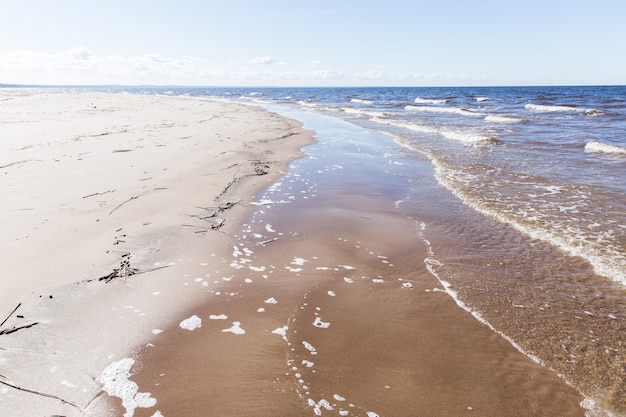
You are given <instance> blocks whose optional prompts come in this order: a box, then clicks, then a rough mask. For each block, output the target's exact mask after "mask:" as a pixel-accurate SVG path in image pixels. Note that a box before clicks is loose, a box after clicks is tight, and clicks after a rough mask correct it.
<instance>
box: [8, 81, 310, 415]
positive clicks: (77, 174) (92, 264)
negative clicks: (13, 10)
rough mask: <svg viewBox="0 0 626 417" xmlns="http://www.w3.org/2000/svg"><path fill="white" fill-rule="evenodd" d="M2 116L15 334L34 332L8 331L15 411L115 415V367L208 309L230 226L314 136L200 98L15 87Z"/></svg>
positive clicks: (10, 299)
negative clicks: (202, 301) (208, 277)
mask: <svg viewBox="0 0 626 417" xmlns="http://www.w3.org/2000/svg"><path fill="white" fill-rule="evenodd" d="M0 113H1V114H2V120H1V123H0V137H2V143H1V145H0V146H1V147H2V160H1V161H0V167H1V173H2V181H3V186H4V190H5V193H4V195H5V198H3V200H2V202H1V203H0V211H1V213H2V216H1V218H0V222H2V225H1V227H2V230H3V234H2V240H1V242H0V250H1V252H2V254H3V272H4V274H3V283H2V291H1V292H0V307H1V309H2V310H1V312H0V316H1V317H2V320H4V319H5V318H7V321H6V323H5V324H4V325H3V327H2V330H11V329H16V328H17V329H19V328H20V327H22V326H32V327H28V328H23V329H19V330H17V331H14V332H12V333H9V334H3V335H0V375H1V377H0V381H2V382H3V384H2V385H0V414H2V415H25V416H26V415H52V414H57V415H64V416H73V415H89V414H93V415H106V413H107V412H108V411H107V410H109V409H110V406H111V403H112V402H111V401H110V400H109V399H108V398H107V395H106V394H104V393H103V392H102V391H101V389H102V384H101V381H100V379H101V375H102V372H103V370H104V369H105V367H106V366H107V365H109V364H110V363H111V362H114V361H116V360H120V359H123V358H124V357H125V356H126V355H128V354H129V353H130V352H131V351H133V349H135V348H136V347H137V346H141V345H142V344H143V343H145V342H146V341H148V340H149V339H150V338H151V337H153V336H154V334H153V333H154V331H156V330H157V329H159V328H163V327H165V326H166V325H167V323H169V321H170V320H171V317H172V316H173V315H175V314H176V312H177V311H184V310H185V309H186V308H187V304H194V303H197V302H198V300H197V297H198V292H197V290H196V289H195V288H194V287H193V285H192V284H193V283H194V280H195V279H196V278H197V277H199V276H204V274H205V273H206V269H207V266H208V265H210V264H212V263H215V259H219V258H220V257H221V256H222V253H223V252H224V251H225V247H226V245H225V242H226V236H227V233H228V227H229V223H231V221H232V223H236V221H234V219H236V218H237V217H238V216H241V214H242V213H243V211H244V210H245V206H246V205H247V203H248V200H247V199H249V197H250V196H251V195H253V194H254V193H255V190H256V189H260V187H263V186H267V185H269V184H270V183H271V182H272V181H275V180H276V179H277V178H278V177H279V176H280V175H281V171H284V170H286V167H287V165H288V163H289V161H290V160H292V159H294V158H296V157H297V156H299V151H298V149H299V148H300V147H301V146H302V145H304V144H306V143H309V142H310V141H311V136H310V134H305V133H303V132H302V130H301V129H300V127H299V125H298V123H296V122H293V121H289V120H286V119H284V118H281V117H278V116H275V115H270V114H268V113H266V112H263V111H261V110H259V109H255V108H252V107H246V106H242V105H237V104H224V103H212V102H208V101H201V100H194V99H189V98H172V97H154V96H140V95H121V94H116V95H113V94H99V93H58V92H34V91H28V90H0ZM265 173H267V175H259V174H265ZM225 190H226V191H227V192H226V193H224V191H225ZM221 219H223V220H224V221H225V224H224V225H223V226H222V228H221V229H220V230H219V231H218V230H213V229H212V228H213V227H215V225H216V224H220V223H221V222H222V221H223V220H221ZM128 254H130V255H128ZM125 260H130V264H129V265H122V264H121V263H122V262H124V261H125ZM120 268H121V269H122V270H121V273H120V274H114V273H113V272H114V270H115V269H120ZM127 271H128V272H129V273H130V274H133V273H135V274H134V275H130V276H129V277H128V278H124V277H122V278H116V279H113V280H111V281H110V282H109V283H105V281H98V278H99V277H104V276H107V275H110V274H112V273H113V276H114V277H115V276H117V275H124V273H125V272H127ZM20 303H21V304H20ZM18 305H19V308H18V309H17V310H16V311H15V312H14V313H12V314H10V313H11V312H12V311H13V310H14V308H16V306H18ZM16 387H19V388H22V389H24V390H31V391H36V392H38V393H40V394H45V395H40V394H34V393H31V392H26V391H24V390H18V389H16ZM53 397H55V398H53ZM59 399H62V400H63V401H65V402H63V401H61V400H59ZM70 403H71V404H70Z"/></svg>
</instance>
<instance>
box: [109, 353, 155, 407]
mask: <svg viewBox="0 0 626 417" xmlns="http://www.w3.org/2000/svg"><path fill="white" fill-rule="evenodd" d="M133 365H135V360H134V359H131V358H124V359H122V360H119V361H117V362H113V363H111V364H110V365H109V366H107V367H106V368H104V371H102V375H100V382H101V383H102V390H103V391H105V392H106V393H107V394H109V395H110V396H111V397H118V398H121V399H122V405H123V406H124V408H126V412H125V413H124V417H133V415H134V414H135V409H136V408H150V407H154V406H155V405H156V403H157V400H156V399H155V398H152V397H151V396H150V393H149V392H139V386H138V385H137V384H136V383H135V382H133V381H131V380H129V379H128V378H130V376H131V375H130V370H131V369H132V367H133Z"/></svg>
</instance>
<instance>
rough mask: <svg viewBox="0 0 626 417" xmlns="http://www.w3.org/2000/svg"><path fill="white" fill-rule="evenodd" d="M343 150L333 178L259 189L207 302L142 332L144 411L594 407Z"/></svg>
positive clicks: (453, 412) (547, 412)
mask: <svg viewBox="0 0 626 417" xmlns="http://www.w3.org/2000/svg"><path fill="white" fill-rule="evenodd" d="M316 146H317V145H316ZM319 146H322V147H323V146H326V145H324V144H323V143H322V144H321V145H319ZM339 154H340V152H331V153H330V154H325V157H327V158H328V160H327V161H326V162H325V164H326V166H327V167H329V168H328V172H326V174H328V177H327V179H326V180H325V181H323V180H319V181H318V182H317V183H312V182H311V177H309V176H306V175H304V173H303V172H301V171H298V169H296V170H295V171H294V173H292V175H290V176H289V177H287V178H285V179H283V180H281V182H280V183H279V184H278V185H276V186H274V187H273V190H271V191H270V192H269V193H267V194H268V195H269V198H267V199H266V198H265V194H263V195H261V196H258V197H257V199H256V201H257V202H258V204H259V205H258V206H256V207H253V208H252V210H251V211H250V213H249V214H248V217H247V219H246V220H245V221H244V224H243V225H242V227H241V229H240V230H239V231H235V232H234V233H233V235H232V237H231V243H230V247H231V248H232V250H231V251H229V253H228V254H227V255H226V256H225V257H224V258H223V259H221V264H220V265H218V264H212V265H211V267H212V268H211V270H210V272H209V273H208V275H207V277H206V278H203V279H200V280H198V282H197V283H196V285H197V287H198V291H202V292H203V293H204V301H203V303H202V305H199V306H197V307H193V308H190V309H188V310H187V311H186V312H185V313H184V314H181V315H179V317H178V320H176V321H175V322H174V323H173V325H171V326H169V327H168V328H166V329H165V331H164V332H163V333H160V334H159V335H157V336H156V337H155V338H154V339H153V340H152V341H151V342H150V344H149V345H145V346H144V348H143V351H142V353H141V354H140V355H139V357H138V364H137V368H136V369H135V370H134V372H136V373H135V374H134V375H133V376H132V379H133V380H134V381H136V382H137V383H138V385H139V387H140V391H145V392H150V393H151V395H152V396H153V397H154V398H156V399H157V404H156V405H155V406H154V407H152V408H149V409H137V410H136V412H135V415H137V416H140V417H144V416H153V415H154V414H155V413H156V412H157V410H158V412H159V413H161V415H163V416H165V417H167V416H172V415H186V416H205V415H224V416H226V415H237V416H241V415H255V416H259V415H261V416H265V415H267V416H306V415H341V416H368V417H373V416H376V415H378V416H415V415H420V416H421V415H423V416H458V415H480V416H502V415H507V416H529V415H532V416H566V415H567V416H583V415H584V410H583V409H582V408H581V406H580V403H581V402H582V401H583V397H582V396H581V395H580V394H579V393H578V392H577V391H576V390H575V389H573V388H572V387H570V386H569V385H567V383H566V382H565V381H564V380H563V379H561V378H559V377H558V376H557V375H556V374H555V373H554V372H552V371H550V370H548V369H546V368H545V367H543V366H541V365H539V364H537V363H535V362H533V360H531V359H530V358H529V357H527V356H526V355H524V354H522V353H520V352H519V351H518V350H516V349H515V348H514V347H513V346H512V345H511V344H510V343H509V342H508V341H506V340H505V339H504V338H502V337H501V336H500V335H498V334H497V333H495V332H494V331H492V330H491V329H489V328H488V327H487V326H486V325H484V324H482V323H481V322H479V321H478V320H476V319H475V318H474V317H473V316H472V315H471V314H470V313H468V312H466V311H465V310H463V309H461V308H459V307H458V306H457V304H456V303H455V301H454V300H453V299H452V298H451V297H450V296H449V295H448V294H447V293H446V292H445V290H444V287H443V286H442V285H441V283H440V282H439V281H438V280H437V279H436V277H435V276H434V275H433V274H431V272H429V270H428V269H427V266H428V262H429V261H430V260H431V258H430V250H431V245H436V244H437V243H439V242H438V241H437V230H436V229H433V230H426V231H424V229H423V227H424V225H423V223H421V222H420V221H418V220H415V219H411V218H409V217H405V216H403V215H400V214H399V213H398V211H397V210H396V207H395V206H394V196H393V192H394V191H393V190H391V191H390V190H389V189H388V188H387V185H388V184H387V182H386V180H385V179H384V178H378V180H376V181H378V182H370V181H369V180H370V179H371V178H372V177H371V176H368V174H366V173H364V172H363V170H364V169H367V168H363V166H365V165H367V164H366V163H365V162H364V160H361V161H360V162H359V161H357V162H355V163H354V164H353V163H352V162H350V163H345V165H343V166H341V167H338V166H336V165H333V164H334V163H335V162H336V161H335V160H334V159H333V157H336V158H337V160H341V158H342V155H339ZM331 155H333V156H331ZM316 156H319V154H316ZM331 171H332V172H331ZM365 178H367V181H366V180H365ZM285 203H288V204H285ZM425 232H426V233H425ZM424 236H427V237H428V239H429V240H426V239H425V238H424ZM205 282H206V284H205ZM193 316H197V317H198V318H199V319H201V321H202V325H201V327H198V328H195V329H194V330H187V329H183V328H181V327H180V326H179V325H178V323H181V322H183V320H185V319H187V318H189V317H193Z"/></svg>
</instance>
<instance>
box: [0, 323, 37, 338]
mask: <svg viewBox="0 0 626 417" xmlns="http://www.w3.org/2000/svg"><path fill="white" fill-rule="evenodd" d="M37 324H39V322H34V323H30V324H25V325H24V326H17V327H12V328H10V329H6V330H0V336H2V335H3V334H11V333H15V332H17V331H18V330H22V329H28V328H29V327H33V326H36V325H37Z"/></svg>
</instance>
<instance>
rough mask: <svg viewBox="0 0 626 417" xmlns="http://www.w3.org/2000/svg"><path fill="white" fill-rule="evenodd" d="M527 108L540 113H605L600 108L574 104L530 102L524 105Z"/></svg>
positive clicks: (596, 114) (593, 114)
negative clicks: (549, 104)
mask: <svg viewBox="0 0 626 417" xmlns="http://www.w3.org/2000/svg"><path fill="white" fill-rule="evenodd" d="M524 108H525V109H526V110H530V111H536V112H540V113H566V112H571V113H585V114H587V115H590V116H598V115H602V114H604V112H603V111H602V110H598V109H587V108H584V107H573V106H557V105H551V106H548V105H543V104H532V103H528V104H526V105H525V106H524Z"/></svg>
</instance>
